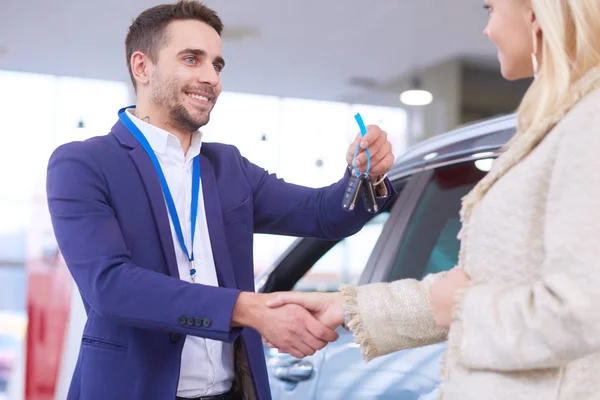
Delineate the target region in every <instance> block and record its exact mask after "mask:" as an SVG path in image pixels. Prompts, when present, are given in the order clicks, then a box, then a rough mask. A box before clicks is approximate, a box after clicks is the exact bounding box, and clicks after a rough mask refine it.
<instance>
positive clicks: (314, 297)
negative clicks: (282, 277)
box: [267, 292, 344, 329]
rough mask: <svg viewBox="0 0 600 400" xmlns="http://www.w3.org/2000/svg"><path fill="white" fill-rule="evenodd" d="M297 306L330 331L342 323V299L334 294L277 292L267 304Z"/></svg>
mask: <svg viewBox="0 0 600 400" xmlns="http://www.w3.org/2000/svg"><path fill="white" fill-rule="evenodd" d="M286 304H297V305H299V306H302V307H303V308H305V309H307V310H308V311H310V312H311V313H312V314H313V315H314V316H315V318H317V319H318V320H319V321H321V322H322V323H323V324H324V325H326V326H328V327H329V328H331V329H336V328H337V327H339V326H340V325H342V324H343V323H344V310H343V297H342V294H341V293H340V292H336V293H304V292H279V293H274V297H273V298H272V299H270V300H269V301H268V302H267V306H269V307H273V308H275V307H281V306H283V305H286Z"/></svg>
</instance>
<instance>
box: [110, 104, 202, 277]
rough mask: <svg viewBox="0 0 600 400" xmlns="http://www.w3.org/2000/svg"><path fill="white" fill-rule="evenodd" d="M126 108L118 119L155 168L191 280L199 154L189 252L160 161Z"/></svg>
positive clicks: (193, 188)
mask: <svg viewBox="0 0 600 400" xmlns="http://www.w3.org/2000/svg"><path fill="white" fill-rule="evenodd" d="M127 108H134V107H124V108H122V109H120V110H119V119H120V120H121V122H122V123H123V125H125V127H126V128H127V129H128V130H129V132H131V134H132V135H133V136H134V137H135V138H136V139H137V141H138V142H140V145H141V146H142V147H143V148H144V150H145V151H146V153H147V154H148V157H150V160H152V164H154V168H155V169H156V173H157V174H158V179H159V180H160V186H161V187H162V191H163V194H164V196H165V201H166V202H167V209H168V210H169V214H170V215H171V220H172V221H173V227H174V228H175V233H176V234H177V239H179V244H180V245H181V248H182V249H183V251H184V253H185V255H186V256H187V258H188V260H189V261H190V275H191V277H192V280H194V277H195V275H196V269H195V268H194V234H195V233H196V217H197V215H198V196H199V191H200V156H196V157H194V160H193V163H194V166H193V171H192V205H191V213H192V215H191V217H192V221H191V222H192V240H191V243H190V246H191V250H192V251H191V253H190V252H188V249H187V247H186V246H185V242H184V240H183V232H182V230H181V223H180V222H179V216H178V215H177V209H176V208H175V202H174V201H173V196H172V195H171V191H170V190H169V185H168V184H167V179H166V178H165V174H164V173H163V170H162V168H161V167H160V163H159V162H158V158H156V154H154V150H152V147H151V146H150V143H148V140H146V137H145V136H144V135H143V134H142V132H141V131H140V130H139V128H138V127H137V126H136V125H135V123H133V121H131V118H129V116H128V115H127V112H126V111H125V110H126V109H127Z"/></svg>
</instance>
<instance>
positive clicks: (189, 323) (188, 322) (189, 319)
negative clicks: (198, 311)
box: [187, 317, 194, 326]
mask: <svg viewBox="0 0 600 400" xmlns="http://www.w3.org/2000/svg"><path fill="white" fill-rule="evenodd" d="M187 324H188V325H189V326H194V318H191V317H190V318H188V319H187Z"/></svg>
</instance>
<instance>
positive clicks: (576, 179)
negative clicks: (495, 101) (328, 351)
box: [270, 0, 600, 400]
mask: <svg viewBox="0 0 600 400" xmlns="http://www.w3.org/2000/svg"><path fill="white" fill-rule="evenodd" d="M485 7H486V8H487V9H488V11H489V23H488V25H487V27H486V29H485V32H484V33H485V35H486V36H487V37H489V38H490V40H491V41H492V42H493V43H494V44H495V45H496V46H497V48H498V57H499V60H500V64H501V69H502V74H503V76H504V77H505V78H506V79H510V80H512V79H520V78H525V77H529V76H532V75H534V76H535V79H534V81H533V83H532V85H531V87H530V89H529V91H528V92H527V94H526V95H525V97H524V99H523V101H522V104H521V106H520V108H519V110H518V134H517V135H516V136H515V137H514V138H513V139H512V140H511V141H510V143H508V144H507V146H506V151H505V152H504V153H503V154H502V155H501V156H500V157H499V158H498V159H497V160H496V162H495V164H494V167H493V168H492V170H491V171H490V173H489V174H488V175H487V176H486V177H485V178H484V179H483V180H481V181H480V182H479V183H478V184H477V185H476V187H475V188H474V189H473V191H472V192H471V193H470V194H469V195H467V196H466V197H465V198H464V199H463V206H462V210H461V219H462V223H463V226H462V230H461V233H460V239H461V250H460V256H459V264H458V266H457V267H456V268H455V269H453V270H451V271H450V272H448V273H446V274H444V273H442V274H436V275H429V276H427V277H426V278H425V279H424V280H423V281H420V282H419V281H414V280H401V281H397V282H393V283H384V284H373V285H367V286H362V287H346V288H344V289H343V290H342V291H341V292H340V293H334V294H301V293H281V294H279V295H278V296H277V297H276V300H275V301H272V302H271V303H270V305H271V306H272V307H277V306H279V305H281V304H285V303H298V304H301V305H304V306H305V307H306V308H308V309H310V310H311V311H312V312H313V313H315V314H316V315H317V316H318V317H319V318H320V319H321V320H322V321H325V322H327V323H328V324H329V325H330V326H336V325H339V324H342V323H343V322H344V319H345V320H346V322H347V324H346V325H347V326H348V327H349V328H350V329H351V330H352V331H353V333H354V336H355V340H356V342H357V343H358V344H360V346H361V350H362V353H363V355H364V357H365V359H366V360H371V359H373V358H375V357H378V356H381V355H384V354H387V353H390V352H394V351H397V350H401V349H406V348H411V347H417V346H423V345H427V344H431V343H436V342H440V341H443V340H446V339H447V340H448V350H447V353H446V355H445V362H444V363H443V366H442V385H441V387H440V393H441V398H443V399H444V400H469V399H473V400H474V399H477V400H481V399H492V400H497V399H510V400H517V399H527V400H537V399H539V400H546V399H559V400H586V399H590V400H591V399H600V89H599V88H600V1H598V0H560V1H559V0H488V1H487V2H486V4H485Z"/></svg>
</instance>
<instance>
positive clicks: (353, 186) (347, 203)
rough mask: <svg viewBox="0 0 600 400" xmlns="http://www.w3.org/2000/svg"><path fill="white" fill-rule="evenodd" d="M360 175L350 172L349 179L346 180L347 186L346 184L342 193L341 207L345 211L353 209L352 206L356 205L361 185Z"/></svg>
mask: <svg viewBox="0 0 600 400" xmlns="http://www.w3.org/2000/svg"><path fill="white" fill-rule="evenodd" d="M362 183H363V180H362V175H361V176H356V174H354V173H353V174H352V176H351V177H350V179H349V180H348V186H346V192H345V193H344V199H343V200H342V208H343V209H344V210H346V211H352V210H354V206H355V205H356V199H357V198H358V195H359V193H360V189H361V187H362Z"/></svg>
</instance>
